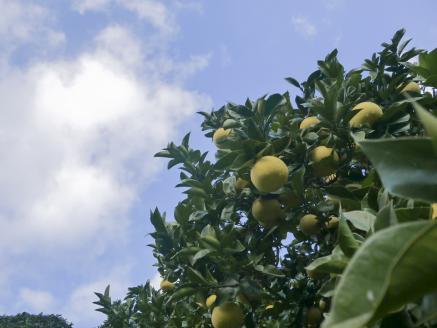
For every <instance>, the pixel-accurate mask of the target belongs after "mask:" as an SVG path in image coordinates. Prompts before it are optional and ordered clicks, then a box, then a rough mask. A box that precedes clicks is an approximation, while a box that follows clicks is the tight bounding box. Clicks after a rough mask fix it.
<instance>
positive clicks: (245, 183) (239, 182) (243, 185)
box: [235, 178, 249, 190]
mask: <svg viewBox="0 0 437 328" xmlns="http://www.w3.org/2000/svg"><path fill="white" fill-rule="evenodd" d="M248 185H249V181H247V180H244V179H241V178H238V179H237V181H235V189H236V190H242V189H244V188H246V187H247V186H248Z"/></svg>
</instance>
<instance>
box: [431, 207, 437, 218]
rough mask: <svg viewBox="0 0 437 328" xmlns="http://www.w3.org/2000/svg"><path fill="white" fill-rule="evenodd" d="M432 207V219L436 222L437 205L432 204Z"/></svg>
mask: <svg viewBox="0 0 437 328" xmlns="http://www.w3.org/2000/svg"><path fill="white" fill-rule="evenodd" d="M431 207H432V213H431V218H432V219H433V220H435V219H437V203H434V204H432V205H431Z"/></svg>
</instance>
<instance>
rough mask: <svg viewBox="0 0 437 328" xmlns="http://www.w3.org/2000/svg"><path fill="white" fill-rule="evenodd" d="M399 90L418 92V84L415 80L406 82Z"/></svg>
mask: <svg viewBox="0 0 437 328" xmlns="http://www.w3.org/2000/svg"><path fill="white" fill-rule="evenodd" d="M401 92H411V93H420V86H419V85H418V84H417V83H416V82H413V81H411V82H408V83H407V85H406V86H405V87H403V88H402V90H401Z"/></svg>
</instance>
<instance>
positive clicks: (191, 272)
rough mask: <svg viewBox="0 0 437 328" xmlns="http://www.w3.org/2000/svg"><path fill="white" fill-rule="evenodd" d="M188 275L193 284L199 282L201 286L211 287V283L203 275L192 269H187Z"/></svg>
mask: <svg viewBox="0 0 437 328" xmlns="http://www.w3.org/2000/svg"><path fill="white" fill-rule="evenodd" d="M187 275H188V277H189V278H190V279H191V280H192V281H193V282H197V283H199V284H201V285H209V282H208V281H207V280H206V279H205V278H204V277H203V276H202V274H201V273H200V272H199V271H197V270H196V269H193V268H192V267H188V268H187Z"/></svg>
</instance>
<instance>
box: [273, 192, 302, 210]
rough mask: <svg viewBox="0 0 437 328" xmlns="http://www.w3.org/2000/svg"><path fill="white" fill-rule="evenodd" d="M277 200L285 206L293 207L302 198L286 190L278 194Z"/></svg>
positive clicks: (298, 203) (297, 204)
mask: <svg viewBox="0 0 437 328" xmlns="http://www.w3.org/2000/svg"><path fill="white" fill-rule="evenodd" d="M279 202H280V203H281V204H282V205H284V206H285V207H287V208H293V207H297V206H299V205H300V203H301V202H302V198H301V197H300V196H298V195H296V194H295V193H294V192H292V191H288V192H285V193H283V194H281V195H280V196H279Z"/></svg>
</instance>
